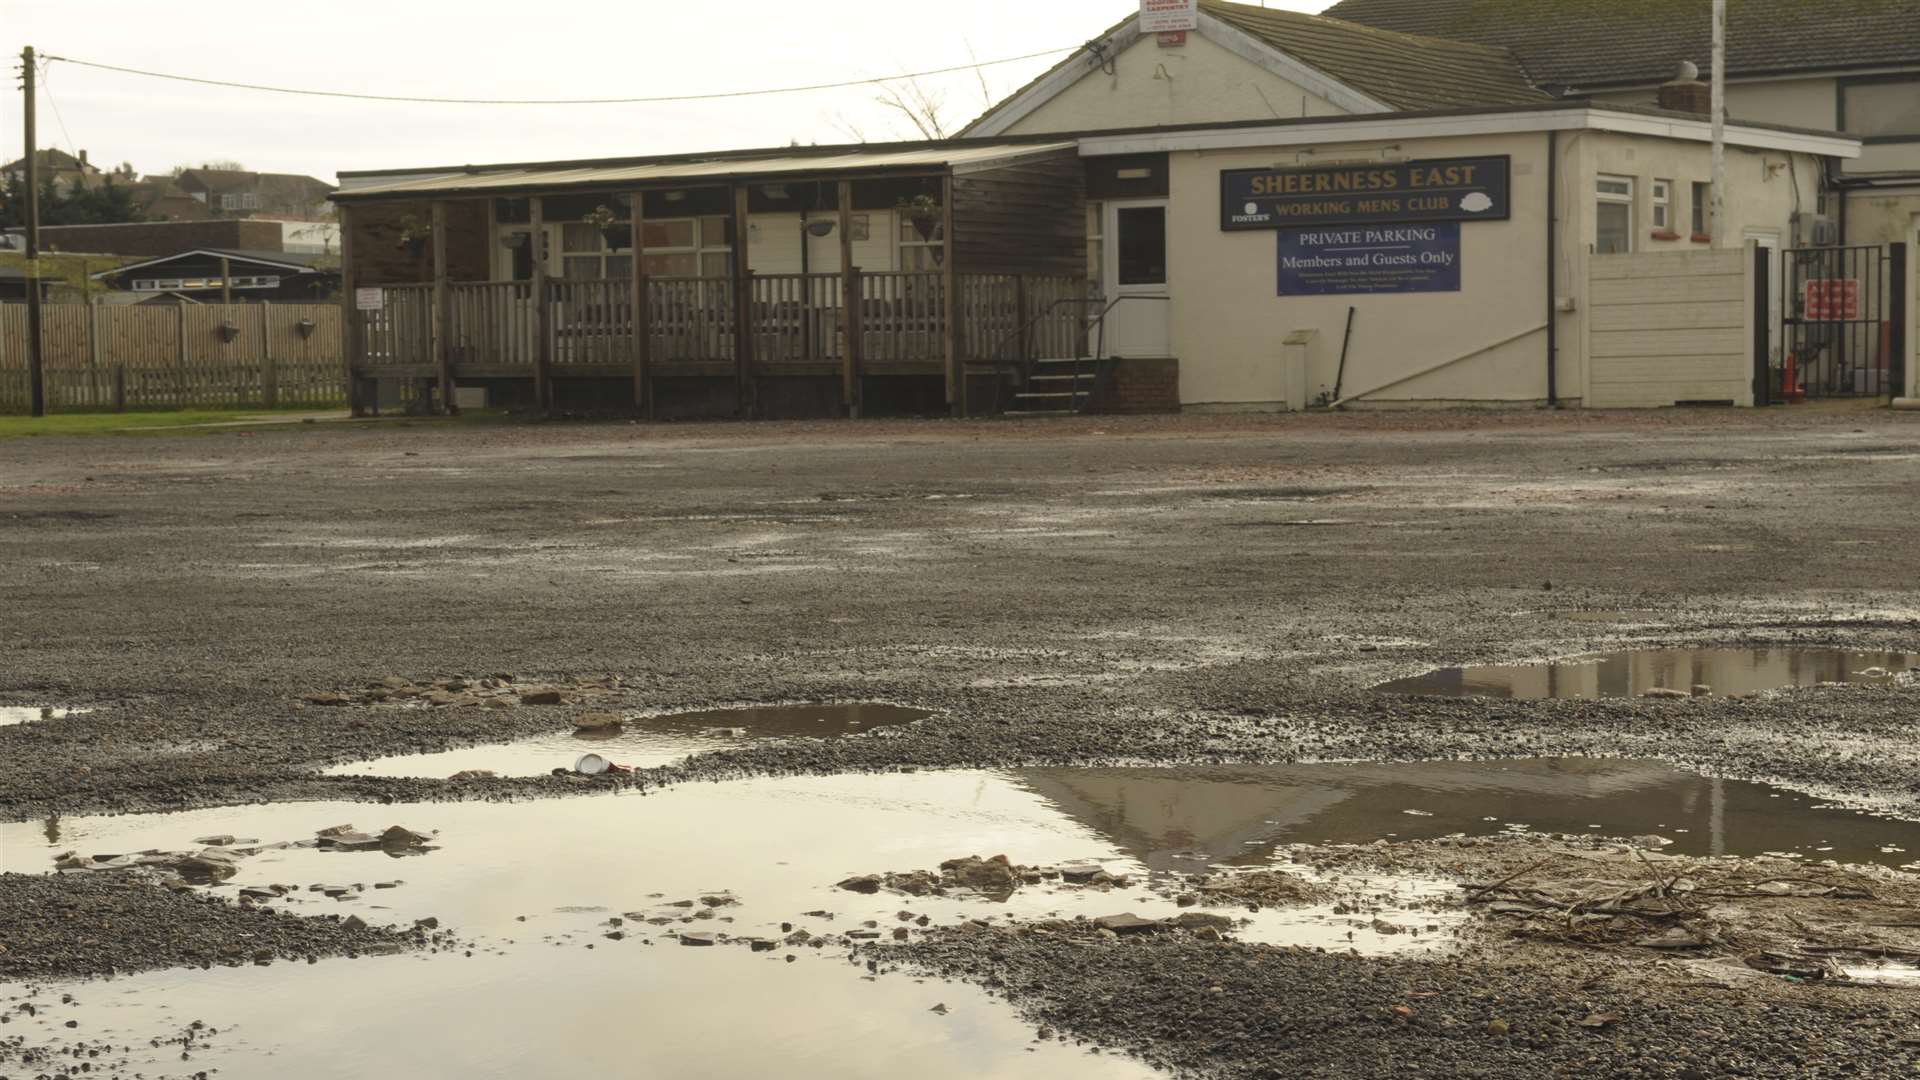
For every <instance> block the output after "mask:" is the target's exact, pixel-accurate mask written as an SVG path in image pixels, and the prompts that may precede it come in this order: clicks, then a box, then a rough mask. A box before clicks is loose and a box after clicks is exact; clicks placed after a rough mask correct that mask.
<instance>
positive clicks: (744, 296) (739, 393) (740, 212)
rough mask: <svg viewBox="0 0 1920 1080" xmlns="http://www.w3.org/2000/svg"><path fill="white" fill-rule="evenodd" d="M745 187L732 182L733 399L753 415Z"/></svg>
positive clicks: (743, 412) (743, 411)
mask: <svg viewBox="0 0 1920 1080" xmlns="http://www.w3.org/2000/svg"><path fill="white" fill-rule="evenodd" d="M747 190H748V189H747V187H746V185H744V184H735V185H733V364H734V399H735V402H736V406H735V407H736V408H737V409H738V410H739V412H740V415H741V416H743V417H750V416H752V415H753V408H754V401H753V270H752V269H751V268H750V267H749V266H748V265H747V248H748V247H749V244H748V242H747Z"/></svg>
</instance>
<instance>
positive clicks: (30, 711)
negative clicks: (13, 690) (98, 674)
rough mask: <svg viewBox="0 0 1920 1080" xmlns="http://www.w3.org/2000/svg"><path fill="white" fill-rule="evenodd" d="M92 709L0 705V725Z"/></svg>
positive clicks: (76, 713) (35, 720)
mask: <svg viewBox="0 0 1920 1080" xmlns="http://www.w3.org/2000/svg"><path fill="white" fill-rule="evenodd" d="M92 711H93V710H92V709H70V708H66V707H64V706H60V705H0V727H6V726H8V725H10V724H31V723H35V722H37V721H40V720H58V719H60V718H61V717H63V716H78V715H80V714H81V713H88V712H92Z"/></svg>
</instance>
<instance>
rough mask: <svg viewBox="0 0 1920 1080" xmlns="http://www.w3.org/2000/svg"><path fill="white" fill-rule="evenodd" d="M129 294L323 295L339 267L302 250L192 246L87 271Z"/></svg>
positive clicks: (238, 299)
mask: <svg viewBox="0 0 1920 1080" xmlns="http://www.w3.org/2000/svg"><path fill="white" fill-rule="evenodd" d="M93 277H94V279H95V280H97V281H104V282H109V283H111V284H113V285H114V286H115V287H116V288H118V289H119V290H121V291H123V292H125V293H128V294H130V296H129V297H128V298H126V299H127V302H131V303H144V302H148V301H152V300H165V299H169V298H170V299H171V300H172V301H184V302H188V303H203V304H206V303H213V304H217V303H225V302H229V301H230V302H232V303H253V302H257V301H262V300H273V301H284V302H306V301H315V300H325V299H329V298H331V297H333V296H334V295H335V294H336V293H337V292H338V290H339V286H340V271H339V270H338V269H337V268H334V267H331V266H328V265H325V263H324V261H323V258H322V257H321V256H318V255H313V254H309V253H303V252H285V251H246V250H234V249H228V248H196V249H194V250H191V251H183V252H180V253H178V254H175V255H167V256H163V257H161V258H156V259H146V260H143V261H140V262H134V263H128V264H127V265H125V266H120V267H116V268H114V269H112V270H107V271H103V272H101V273H98V274H95V275H93Z"/></svg>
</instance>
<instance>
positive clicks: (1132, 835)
mask: <svg viewBox="0 0 1920 1080" xmlns="http://www.w3.org/2000/svg"><path fill="white" fill-rule="evenodd" d="M1014 775H1015V777H1016V779H1017V780H1018V782H1019V783H1020V784H1022V785H1023V786H1025V787H1027V788H1028V789H1030V790H1032V791H1034V792H1036V793H1038V794H1041V795H1044V796H1045V797H1046V798H1047V800H1048V801H1049V802H1051V803H1053V804H1054V805H1055V806H1058V807H1059V808H1060V809H1061V810H1062V812H1064V813H1066V814H1067V815H1068V816H1070V817H1072V818H1074V819H1075V820H1077V821H1080V822H1082V823H1084V824H1085V825H1087V826H1088V827H1090V828H1092V829H1094V830H1095V831H1097V832H1099V833H1100V834H1101V835H1103V836H1106V837H1108V838H1109V839H1110V840H1111V841H1112V842H1113V843H1114V845H1115V846H1116V847H1118V848H1119V849H1120V850H1121V851H1122V852H1124V853H1125V854H1126V855H1127V856H1129V857H1130V858H1132V859H1134V860H1136V861H1138V862H1140V863H1142V864H1143V865H1145V866H1148V867H1150V868H1152V869H1155V870H1193V869H1195V868H1197V867H1200V866H1204V865H1207V864H1208V863H1230V864H1234V865H1261V864H1265V863H1266V862H1268V861H1270V860H1271V859H1272V858H1273V856H1274V852H1275V850H1276V849H1277V848H1279V847H1281V846H1282V845H1285V844H1291V843H1313V844H1365V843H1371V842H1373V841H1375V840H1379V839H1383V838H1388V839H1399V840H1419V839H1430V838H1434V837H1441V836H1449V835H1452V834H1454V833H1466V834H1468V835H1486V834H1491V833H1497V832H1502V831H1519V830H1523V829H1524V830H1528V831H1532V832H1539V833H1576V834H1587V835H1601V836H1644V835H1648V834H1655V835H1659V836H1662V837H1665V838H1666V839H1668V840H1671V841H1672V842H1673V843H1672V844H1671V846H1669V847H1667V848H1666V849H1665V850H1667V851H1669V852H1672V853H1674V854H1687V855H1761V854H1766V853H1768V852H1784V853H1789V854H1793V855H1798V856H1801V857H1804V858H1807V859H1809V860H1819V859H1834V860H1837V861H1839V862H1843V863H1879V864H1882V865H1888V866H1901V865H1904V864H1906V863H1908V862H1910V861H1912V860H1913V859H1914V858H1915V855H1913V854H1911V852H1920V846H1916V844H1917V843H1920V824H1916V823H1913V822H1907V821H1896V820H1891V819H1887V818H1878V817H1873V816H1870V815H1866V814H1856V813H1854V812H1852V811H1845V810H1833V809H1824V808H1821V806H1822V804H1821V803H1820V801H1819V800H1817V799H1815V798H1813V797H1811V796H1806V795H1799V794H1795V793H1793V792H1789V791H1783V790H1781V789H1779V788H1775V787H1772V786H1770V785H1767V784H1756V783H1749V782H1745V781H1739V780H1714V779H1709V778H1707V777H1702V776H1698V775H1695V774H1693V773H1690V772H1685V771H1682V770H1680V769H1676V768H1674V767H1673V766H1671V765H1668V764H1666V763H1664V762H1658V761H1630V760H1623V759H1619V758H1526V759H1519V760H1513V761H1431V762H1408V763H1393V764H1360V765H1334V764H1327V765H1244V766H1237V765H1208V766H1197V767H1191V768H1171V769H1027V770H1023V771H1021V772H1019V773H1016V774H1014Z"/></svg>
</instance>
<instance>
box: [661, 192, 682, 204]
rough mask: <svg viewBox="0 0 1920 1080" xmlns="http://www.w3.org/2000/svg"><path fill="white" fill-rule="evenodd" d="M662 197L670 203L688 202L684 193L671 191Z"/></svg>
mask: <svg viewBox="0 0 1920 1080" xmlns="http://www.w3.org/2000/svg"><path fill="white" fill-rule="evenodd" d="M660 197H661V198H663V199H665V200H667V201H668V202H686V201H687V193H686V192H684V191H669V192H666V193H665V194H663V195H661V196H660Z"/></svg>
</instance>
